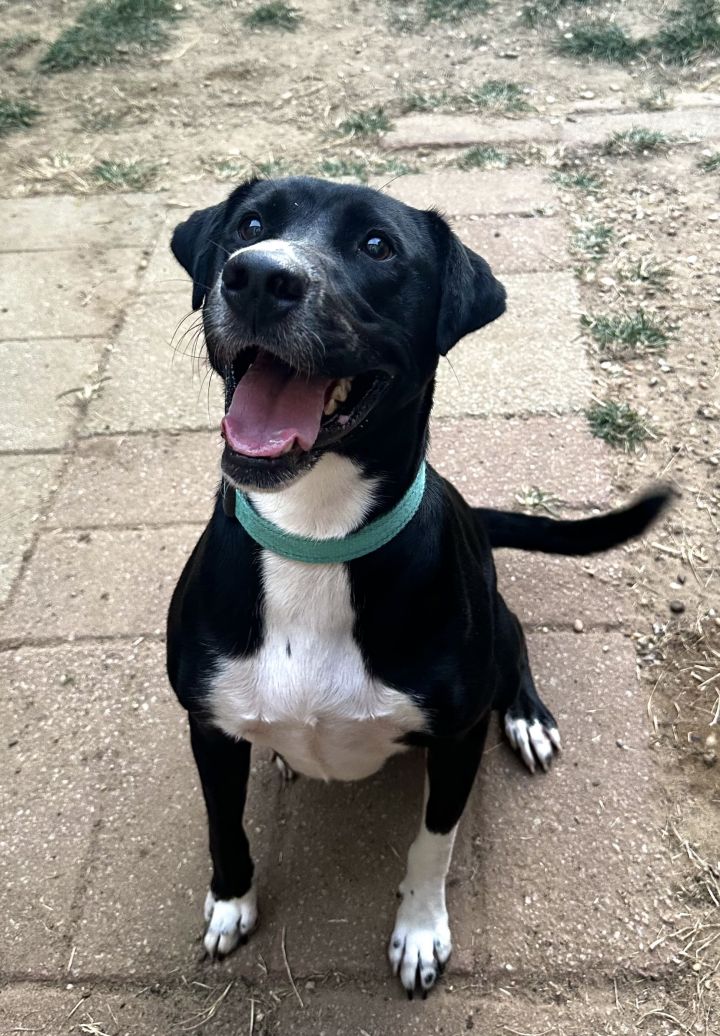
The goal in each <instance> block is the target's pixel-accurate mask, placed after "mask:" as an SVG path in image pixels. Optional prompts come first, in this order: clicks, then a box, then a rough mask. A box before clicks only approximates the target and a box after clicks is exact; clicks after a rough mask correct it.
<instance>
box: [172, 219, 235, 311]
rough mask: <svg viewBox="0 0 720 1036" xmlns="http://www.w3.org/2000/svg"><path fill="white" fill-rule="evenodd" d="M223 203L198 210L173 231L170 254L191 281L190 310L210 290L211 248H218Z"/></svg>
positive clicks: (203, 298) (197, 306)
mask: <svg viewBox="0 0 720 1036" xmlns="http://www.w3.org/2000/svg"><path fill="white" fill-rule="evenodd" d="M225 205H226V203H225V202H221V203H220V205H212V206H211V207H210V208H209V209H199V210H198V211H197V212H193V214H192V216H191V217H190V218H189V219H186V220H185V222H184V223H179V224H178V226H176V227H175V230H174V231H173V236H172V240H171V242H170V247H171V249H172V254H173V255H174V256H175V258H176V259H177V261H178V262H179V263H180V265H181V266H182V267H183V268H184V269H185V270H187V272H188V273H189V274H190V276H191V277H192V280H193V291H192V308H193V309H199V308H200V306H202V304H203V302H204V301H205V296H206V294H207V293H208V291H209V290H210V285H209V283H208V280H209V278H210V275H211V267H212V261H213V258H214V255H215V250H216V248H218V247H219V246H218V245H217V244H216V242H217V241H218V239H219V237H220V235H221V234H222V227H223V221H224V216H225Z"/></svg>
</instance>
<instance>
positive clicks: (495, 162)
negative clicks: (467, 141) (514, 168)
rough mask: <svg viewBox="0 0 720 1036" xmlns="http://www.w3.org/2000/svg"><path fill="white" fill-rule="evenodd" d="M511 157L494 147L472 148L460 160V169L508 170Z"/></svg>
mask: <svg viewBox="0 0 720 1036" xmlns="http://www.w3.org/2000/svg"><path fill="white" fill-rule="evenodd" d="M511 162H512V159H511V157H510V155H507V154H505V152H504V151H498V149H497V148H494V147H481V146H478V147H471V148H469V149H468V150H467V151H465V152H464V153H463V154H462V155H460V158H459V159H458V166H459V167H460V169H507V167H508V166H509V165H510V163H511Z"/></svg>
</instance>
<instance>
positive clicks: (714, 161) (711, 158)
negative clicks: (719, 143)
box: [698, 151, 720, 173]
mask: <svg viewBox="0 0 720 1036" xmlns="http://www.w3.org/2000/svg"><path fill="white" fill-rule="evenodd" d="M698 166H699V168H700V169H702V171H703V172H704V173H717V171H718V170H720V151H715V152H714V153H713V154H712V155H703V156H702V158H701V159H700V161H699V162H698Z"/></svg>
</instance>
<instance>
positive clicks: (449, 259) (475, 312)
mask: <svg viewBox="0 0 720 1036" xmlns="http://www.w3.org/2000/svg"><path fill="white" fill-rule="evenodd" d="M428 215H429V216H430V217H431V219H432V220H433V231H434V233H435V236H436V240H437V241H438V245H439V247H438V254H439V257H440V260H441V263H442V273H441V283H440V309H439V312H438V322H437V349H438V352H439V353H440V355H441V356H445V354H446V353H447V352H448V351H449V350H450V349H451V348H452V347H453V345H455V343H456V342H459V341H460V339H461V338H464V337H465V335H468V334H470V332H471V331H477V330H478V328H481V327H484V326H485V324H489V323H490V322H491V321H493V320H497V318H498V317H499V316H502V314H503V313H504V312H505V289H504V288H503V286H502V284H501V283H500V281H498V280H496V279H495V277H493V274H492V271H491V269H490V267H489V266H488V264H487V263H486V262H485V260H484V259H483V258H482V256H479V255H477V254H476V253H475V252H472V251H471V250H470V249H469V248H467V247H466V246H465V245H464V244H463V243H462V241H460V240H459V239H458V238H457V237H456V236H455V234H453V232H452V231H451V230H450V228H449V226H448V225H447V223H446V222H445V220H444V219H442V217H441V216H439V215H438V214H437V213H436V212H430V213H428Z"/></svg>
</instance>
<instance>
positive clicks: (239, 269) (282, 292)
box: [222, 249, 308, 326]
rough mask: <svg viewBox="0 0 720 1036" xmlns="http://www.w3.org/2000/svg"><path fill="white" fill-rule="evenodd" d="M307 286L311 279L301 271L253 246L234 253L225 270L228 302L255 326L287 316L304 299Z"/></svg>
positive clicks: (223, 278) (223, 279) (225, 295)
mask: <svg viewBox="0 0 720 1036" xmlns="http://www.w3.org/2000/svg"><path fill="white" fill-rule="evenodd" d="M307 286H308V278H307V276H306V275H305V273H304V272H303V271H302V270H300V269H297V268H296V267H295V268H294V267H290V266H288V265H286V263H283V262H282V261H280V260H279V259H278V258H276V257H274V256H272V255H269V254H268V253H267V252H261V251H254V250H252V249H248V250H247V251H244V252H238V254H237V255H233V256H231V258H230V259H228V261H227V262H226V263H225V266H224V267H223V272H222V293H223V296H224V298H225V300H226V302H227V303H228V305H229V306H230V307H231V308H232V309H233V310H234V312H235V313H237V314H238V315H239V316H242V317H243V318H244V319H246V320H250V321H251V322H252V323H253V325H260V326H262V325H263V324H269V323H272V322H273V321H275V320H279V319H281V318H282V317H284V316H285V315H286V314H287V313H289V312H290V310H292V309H294V308H295V307H296V306H297V305H298V303H299V302H301V301H302V299H303V298H304V296H305V293H306V291H307Z"/></svg>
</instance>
